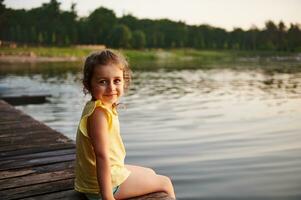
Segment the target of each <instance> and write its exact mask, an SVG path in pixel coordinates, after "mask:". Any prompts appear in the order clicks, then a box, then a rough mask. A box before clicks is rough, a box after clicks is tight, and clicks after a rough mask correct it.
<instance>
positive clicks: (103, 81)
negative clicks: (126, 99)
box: [91, 65, 124, 108]
mask: <svg viewBox="0 0 301 200" xmlns="http://www.w3.org/2000/svg"><path fill="white" fill-rule="evenodd" d="M123 90H124V80H123V71H122V69H120V67H119V66H118V65H104V66H97V67H95V68H94V72H93V75H92V79H91V94H92V97H93V98H94V99H97V100H101V101H102V102H103V104H104V105H105V106H107V107H109V108H112V105H113V104H115V103H117V101H118V99H119V98H120V97H121V96H122V95H123Z"/></svg>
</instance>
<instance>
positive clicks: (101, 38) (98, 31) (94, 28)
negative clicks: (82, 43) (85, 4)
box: [83, 7, 117, 44]
mask: <svg viewBox="0 0 301 200" xmlns="http://www.w3.org/2000/svg"><path fill="white" fill-rule="evenodd" d="M86 23H87V26H84V28H86V30H83V32H85V33H86V34H85V37H89V38H90V43H93V44H109V43H110V42H109V41H108V36H109V33H110V31H111V30H112V28H113V27H114V26H115V24H116V23H117V18H116V16H115V13H114V12H113V11H112V10H109V9H106V8H103V7H100V8H97V9H96V10H94V11H93V12H92V13H91V14H90V15H89V17H88V19H87V20H86Z"/></svg>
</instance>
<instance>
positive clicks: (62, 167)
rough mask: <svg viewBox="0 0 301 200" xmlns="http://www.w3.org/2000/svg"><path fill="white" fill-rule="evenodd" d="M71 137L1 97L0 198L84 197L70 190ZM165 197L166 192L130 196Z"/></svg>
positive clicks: (144, 199)
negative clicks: (16, 107)
mask: <svg viewBox="0 0 301 200" xmlns="http://www.w3.org/2000/svg"><path fill="white" fill-rule="evenodd" d="M74 160H75V144H74V141H72V140H71V139H69V138H67V137H65V136H64V135H62V134H61V133H59V132H57V131H55V130H53V129H51V128H49V127H48V126H46V125H45V124H43V123H41V122H39V121H37V120H35V119H33V118H32V117H30V116H28V115H26V114H24V113H23V112H21V111H19V110H17V109H15V108H14V107H13V106H11V105H10V104H8V103H6V102H5V101H2V100H0V199H1V200H14V199H24V200H38V199H39V200H40V199H42V200H44V199H45V200H54V199H55V200H59V199H60V200H63V199H67V200H69V199H70V200H71V199H72V200H84V199H85V197H84V196H83V195H81V194H79V193H77V192H75V191H74V190H73V181H74ZM155 199H160V200H168V199H170V198H168V197H167V195H166V194H165V193H162V192H160V193H155V194H149V195H145V196H142V197H136V198H132V199H131V200H155Z"/></svg>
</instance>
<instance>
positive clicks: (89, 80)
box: [74, 50, 175, 200]
mask: <svg viewBox="0 0 301 200" xmlns="http://www.w3.org/2000/svg"><path fill="white" fill-rule="evenodd" d="M130 81H131V73H130V69H129V66H128V63H127V61H126V60H125V59H124V57H123V56H122V55H120V54H118V53H115V52H113V51H112V50H103V51H101V52H97V53H93V54H91V55H90V56H88V57H87V59H86V61H85V65H84V77H83V84H84V90H85V91H86V92H88V93H90V94H91V96H92V99H91V100H90V101H89V102H87V104H86V105H85V107H84V110H83V113H82V117H81V119H80V122H79V126H78V131H77V136H76V166H75V186H74V187H75V190H77V191H78V192H82V193H84V194H85V195H86V197H87V198H88V199H91V200H92V199H93V200H96V199H103V200H112V199H127V198H131V197H135V196H140V195H144V194H148V193H152V192H159V191H163V192H166V193H167V194H168V196H170V197H172V198H175V194H174V189H173V186H172V183H171V181H170V179H169V178H168V177H165V176H161V175H158V174H156V173H155V172H154V171H153V170H152V169H149V168H145V167H140V166H135V165H125V164H124V158H125V149H124V145H123V142H122V139H121V136H120V133H119V120H118V113H117V111H116V107H117V105H118V100H119V98H120V97H121V96H122V95H123V93H124V91H126V90H127V89H128V87H129V84H130Z"/></svg>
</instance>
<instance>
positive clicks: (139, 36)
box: [131, 30, 146, 49]
mask: <svg viewBox="0 0 301 200" xmlns="http://www.w3.org/2000/svg"><path fill="white" fill-rule="evenodd" d="M145 42H146V40H145V34H144V33H143V31H140V30H136V31H133V34H132V40H131V46H132V47H133V48H135V49H142V48H144V47H145Z"/></svg>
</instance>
